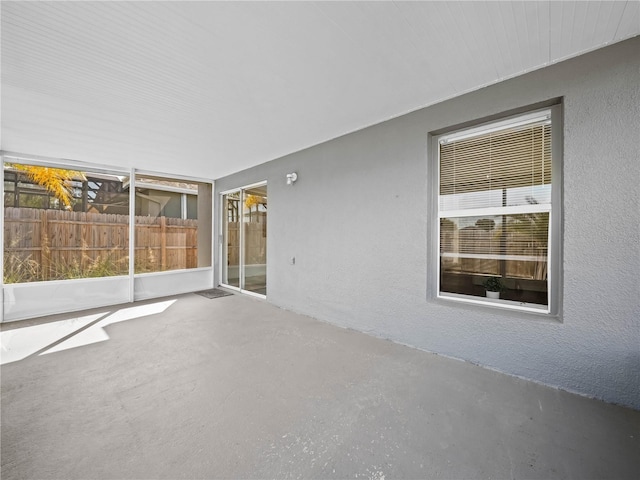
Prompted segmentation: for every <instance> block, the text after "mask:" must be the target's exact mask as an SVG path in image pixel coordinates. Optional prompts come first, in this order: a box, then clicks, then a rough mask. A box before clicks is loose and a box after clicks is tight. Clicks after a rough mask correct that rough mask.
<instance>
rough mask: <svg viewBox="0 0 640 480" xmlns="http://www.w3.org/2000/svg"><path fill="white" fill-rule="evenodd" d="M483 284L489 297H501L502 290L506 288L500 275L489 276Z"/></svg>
mask: <svg viewBox="0 0 640 480" xmlns="http://www.w3.org/2000/svg"><path fill="white" fill-rule="evenodd" d="M482 285H483V286H484V288H485V289H486V293H487V298H500V292H504V290H505V288H504V283H502V279H501V278H500V277H489V278H487V279H486V280H485V281H484V283H483V284H482Z"/></svg>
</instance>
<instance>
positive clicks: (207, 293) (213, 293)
mask: <svg viewBox="0 0 640 480" xmlns="http://www.w3.org/2000/svg"><path fill="white" fill-rule="evenodd" d="M194 293H195V294H196V295H202V296H203V297H207V298H220V297H227V296H229V295H233V293H230V292H225V291H224V290H220V289H219V288H212V289H211V290H203V291H202V292H194Z"/></svg>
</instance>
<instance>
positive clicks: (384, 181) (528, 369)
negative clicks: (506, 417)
mask: <svg viewBox="0 0 640 480" xmlns="http://www.w3.org/2000/svg"><path fill="white" fill-rule="evenodd" d="M639 52H640V38H634V39H631V40H628V41H625V42H623V43H619V44H616V45H613V46H610V47H607V48H604V49H601V50H598V51H596V52H592V53H589V54H586V55H583V56H581V57H577V58H575V59H571V60H568V61H565V62H562V63H559V64H556V65H553V66H550V67H547V68H544V69H541V70H538V71H535V72H532V73H529V74H526V75H523V76H521V77H517V78H514V79H510V80H508V81H505V82H502V83H500V84H497V85H493V86H490V87H487V88H484V89H482V90H479V91H476V92H473V93H470V94H467V95H464V96H461V97H458V98H455V99H452V100H448V101H446V102H443V103H440V104H437V105H434V106H431V107H428V108H425V109H422V110H420V111H417V112H414V113H411V114H408V115H404V116H402V117H399V118H396V119H393V120H390V121H387V122H384V123H382V124H379V125H376V126H373V127H370V128H367V129H364V130H362V131H359V132H356V133H353V134H350V135H347V136H344V137H341V138H338V139H335V140H333V141H330V142H327V143H324V144H321V145H318V146H316V147H313V148H310V149H307V150H304V151H301V152H298V153H295V154H292V155H289V156H286V157H284V158H281V159H278V160H274V161H272V162H268V163H265V164H262V165H259V166H257V167H255V168H252V169H249V170H246V171H243V172H239V173H237V174H234V175H231V176H229V177H225V178H222V179H219V180H217V181H216V190H217V192H220V191H223V190H226V189H230V188H233V187H238V186H241V185H243V184H249V183H253V182H257V181H260V180H267V181H268V189H269V192H268V193H269V219H268V270H267V275H268V300H269V301H270V302H271V303H273V304H275V305H278V306H281V307H283V308H286V309H290V310H294V311H296V312H300V313H304V314H307V315H310V316H312V317H315V318H318V319H321V320H324V321H327V322H331V323H335V324H338V325H342V326H344V327H349V328H353V329H357V330H360V331H363V332H368V333H370V334H373V335H376V336H380V337H385V338H389V339H392V340H394V341H397V342H402V343H406V344H409V345H412V346H415V347H418V348H420V349H424V350H427V351H431V352H436V353H439V354H443V355H448V356H452V357H456V358H460V359H464V360H467V361H470V362H474V363H478V364H480V365H484V366H487V367H489V368H494V369H497V370H500V371H503V372H506V373H509V374H513V375H519V376H522V377H525V378H529V379H532V380H535V381H538V382H542V383H545V384H548V385H552V386H557V387H560V388H563V389H567V390H570V391H575V392H579V393H582V394H586V395H589V396H595V397H597V398H601V399H604V400H606V401H609V402H614V403H620V404H623V405H628V406H632V407H634V408H640V307H639V298H640V283H639V277H640V273H639V272H640V203H639V198H640V158H639V157H640V146H639V140H638V134H639V132H640V112H639V105H640V87H639V85H640V73H639V72H640V53H639ZM560 98H561V99H562V104H563V112H564V159H563V162H564V163H563V173H564V232H563V242H564V246H563V254H564V261H563V290H564V293H563V309H562V314H561V318H560V319H549V318H540V317H536V316H532V315H522V314H517V313H507V312H503V311H496V310H491V309H486V308H473V307H465V306H460V305H452V304H450V303H442V302H438V301H436V300H433V299H431V298H430V296H429V294H428V285H427V281H428V272H429V268H430V265H429V260H428V252H427V238H428V235H429V228H430V226H429V216H428V198H429V195H430V194H429V185H430V183H429V179H428V178H427V172H428V162H430V161H432V158H431V154H430V152H429V151H428V137H429V133H432V132H435V131H438V130H442V129H446V128H448V127H451V126H455V125H460V124H464V123H466V122H473V121H476V120H480V119H485V118H487V117H490V116H492V115H497V114H501V113H503V112H509V111H511V110H514V109H519V108H522V107H526V106H529V105H536V104H540V103H544V102H548V101H551V100H553V99H560ZM339 108H340V106H339V105H336V109H339ZM291 171H296V172H297V173H298V176H299V179H298V181H297V182H296V184H295V185H294V186H293V187H288V186H286V184H285V174H286V173H288V172H291ZM216 202H217V209H216V212H219V211H220V210H219V196H218V195H216ZM218 233H219V232H218ZM292 256H295V258H296V263H295V265H290V263H289V258H290V257H292ZM216 261H217V262H218V264H219V258H217V260H216ZM216 267H217V268H216V272H217V271H218V268H219V265H216ZM216 281H219V279H216Z"/></svg>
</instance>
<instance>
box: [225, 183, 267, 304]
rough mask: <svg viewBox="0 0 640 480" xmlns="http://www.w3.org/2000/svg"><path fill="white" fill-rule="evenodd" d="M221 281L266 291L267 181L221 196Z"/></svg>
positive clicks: (250, 289)
mask: <svg viewBox="0 0 640 480" xmlns="http://www.w3.org/2000/svg"><path fill="white" fill-rule="evenodd" d="M222 208H223V215H222V218H223V255H222V258H223V264H222V283H223V284H224V285H227V286H230V287H236V288H240V289H241V290H243V291H246V292H251V293H255V294H258V295H266V294H267V184H266V183H262V184H259V185H252V186H250V187H245V188H240V189H238V190H236V191H233V192H228V193H226V194H224V195H223V196H222Z"/></svg>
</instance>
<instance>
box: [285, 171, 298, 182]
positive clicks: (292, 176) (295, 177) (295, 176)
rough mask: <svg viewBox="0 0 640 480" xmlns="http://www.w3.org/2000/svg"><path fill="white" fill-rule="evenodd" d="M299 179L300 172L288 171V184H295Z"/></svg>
mask: <svg viewBox="0 0 640 480" xmlns="http://www.w3.org/2000/svg"><path fill="white" fill-rule="evenodd" d="M296 180H298V174H297V173H296V172H293V173H287V185H293V182H295V181H296Z"/></svg>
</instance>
